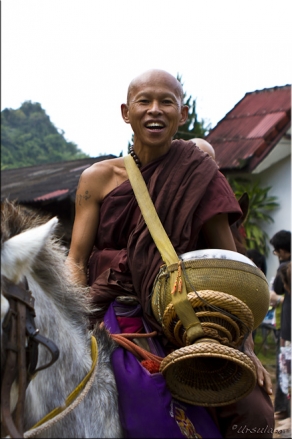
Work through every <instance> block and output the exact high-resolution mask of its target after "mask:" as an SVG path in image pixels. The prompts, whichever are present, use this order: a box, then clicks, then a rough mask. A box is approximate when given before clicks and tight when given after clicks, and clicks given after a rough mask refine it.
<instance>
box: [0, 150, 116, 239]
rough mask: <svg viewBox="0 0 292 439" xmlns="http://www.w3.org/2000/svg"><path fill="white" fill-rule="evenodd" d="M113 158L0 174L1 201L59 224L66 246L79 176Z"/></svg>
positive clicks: (86, 159) (87, 159)
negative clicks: (24, 208) (28, 210)
mask: <svg viewBox="0 0 292 439" xmlns="http://www.w3.org/2000/svg"><path fill="white" fill-rule="evenodd" d="M114 157H115V156H114V155H108V156H100V157H89V158H85V159H79V160H70V161H66V162H56V163H46V164H42V165H36V166H28V167H24V168H17V169H7V170H4V171H1V200H3V199H4V198H8V199H9V200H11V201H12V200H17V201H18V202H19V203H20V204H23V205H25V206H28V207H32V208H35V209H38V210H39V211H40V212H42V213H47V214H49V215H50V216H55V215H56V216H58V218H59V220H60V226H61V227H60V228H59V234H60V237H61V238H62V241H63V243H64V245H66V246H69V245H70V241H71V232H72V226H73V222H74V216H75V195H76V189H77V185H78V181H79V178H80V175H81V173H82V171H84V169H86V168H88V167H89V166H91V165H92V164H93V163H96V162H99V161H102V160H106V159H111V158H114Z"/></svg>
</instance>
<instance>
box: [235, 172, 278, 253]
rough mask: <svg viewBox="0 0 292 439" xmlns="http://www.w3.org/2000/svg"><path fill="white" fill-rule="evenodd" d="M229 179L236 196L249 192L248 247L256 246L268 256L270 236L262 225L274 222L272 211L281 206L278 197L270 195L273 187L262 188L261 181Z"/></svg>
mask: <svg viewBox="0 0 292 439" xmlns="http://www.w3.org/2000/svg"><path fill="white" fill-rule="evenodd" d="M228 180H229V183H230V185H231V187H232V189H233V191H234V193H235V196H236V198H240V196H241V195H242V194H243V193H244V192H247V193H248V196H249V210H248V214H247V216H246V219H245V222H244V228H245V233H246V245H247V248H248V249H253V248H255V249H257V250H258V251H259V252H261V253H262V254H264V255H265V256H267V255H268V253H269V246H268V244H267V243H268V242H269V236H268V235H267V233H266V232H265V231H264V230H263V228H262V226H263V223H272V222H274V220H273V218H272V217H271V215H270V212H272V211H273V210H275V209H277V208H278V207H279V203H278V202H277V197H275V196H270V195H268V192H269V191H270V189H271V187H270V186H269V187H265V188H262V187H260V184H259V182H252V181H250V180H247V179H235V178H229V179H228Z"/></svg>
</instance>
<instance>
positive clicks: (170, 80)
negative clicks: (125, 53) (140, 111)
mask: <svg viewBox="0 0 292 439" xmlns="http://www.w3.org/2000/svg"><path fill="white" fill-rule="evenodd" d="M160 83H163V84H164V85H167V87H169V89H170V90H172V91H173V92H174V93H175V94H176V95H177V96H178V97H179V99H180V104H182V103H183V95H184V93H183V88H182V85H181V83H180V82H179V81H178V80H177V79H176V78H175V77H174V76H173V75H171V74H170V73H168V72H166V71H165V70H159V69H151V70H147V71H146V72H144V73H142V74H141V75H139V76H137V77H136V78H134V79H133V80H132V81H131V82H130V85H129V87H128V94H127V104H129V103H130V101H131V95H132V94H133V92H135V91H136V90H137V89H140V90H141V89H142V88H143V87H146V86H149V84H151V85H154V86H155V85H157V86H159V84H160Z"/></svg>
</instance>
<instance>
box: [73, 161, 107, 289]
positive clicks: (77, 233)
mask: <svg viewBox="0 0 292 439" xmlns="http://www.w3.org/2000/svg"><path fill="white" fill-rule="evenodd" d="M97 179H98V176H96V170H94V168H92V167H90V168H88V169H86V170H85V171H84V172H83V173H82V175H81V177H80V180H79V184H78V187H77V191H76V199H75V220H74V226H73V231H72V239H71V246H70V251H69V254H68V258H67V261H66V263H67V265H68V266H69V268H70V270H71V273H72V275H73V277H74V279H75V280H76V281H77V282H79V283H81V284H82V285H83V286H86V284H87V277H86V272H87V262H88V259H89V256H90V253H91V251H92V248H93V244H94V239H95V236H96V231H97V227H98V221H99V198H100V196H99V189H98V187H95V186H94V182H96V180H97Z"/></svg>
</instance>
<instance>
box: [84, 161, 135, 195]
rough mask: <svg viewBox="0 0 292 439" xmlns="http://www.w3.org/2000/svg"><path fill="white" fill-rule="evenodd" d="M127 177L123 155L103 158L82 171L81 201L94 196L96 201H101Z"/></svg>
mask: <svg viewBox="0 0 292 439" xmlns="http://www.w3.org/2000/svg"><path fill="white" fill-rule="evenodd" d="M127 179H128V175H127V172H126V169H125V165H124V159H123V157H117V158H114V159H109V160H103V161H101V162H97V163H94V164H93V165H91V166H90V167H89V168H87V169H85V170H84V171H83V172H82V174H81V177H80V180H79V184H78V188H77V195H78V197H79V199H80V200H81V201H82V200H86V199H89V198H88V197H92V198H93V199H94V200H95V201H97V202H101V201H102V200H103V199H104V198H105V196H106V195H107V194H108V193H109V192H111V191H112V190H113V189H115V188H116V187H117V186H119V185H120V184H122V183H123V182H124V181H125V180H127Z"/></svg>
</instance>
